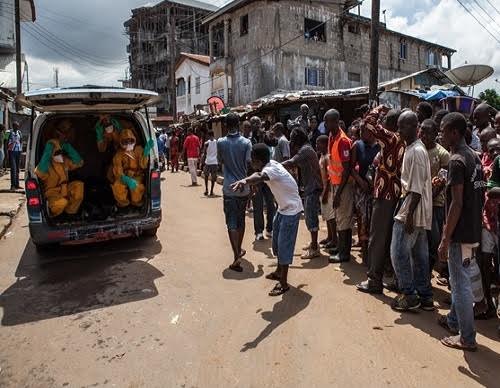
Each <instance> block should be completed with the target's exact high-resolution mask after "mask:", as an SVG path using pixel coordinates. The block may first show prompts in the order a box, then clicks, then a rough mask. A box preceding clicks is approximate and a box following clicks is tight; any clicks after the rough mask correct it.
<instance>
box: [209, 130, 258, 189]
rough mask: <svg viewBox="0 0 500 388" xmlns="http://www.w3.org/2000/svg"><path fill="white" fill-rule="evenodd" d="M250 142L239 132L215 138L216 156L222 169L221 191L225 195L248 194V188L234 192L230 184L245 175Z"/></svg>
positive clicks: (250, 148)
mask: <svg viewBox="0 0 500 388" xmlns="http://www.w3.org/2000/svg"><path fill="white" fill-rule="evenodd" d="M251 153H252V143H251V142H250V140H248V139H247V138H245V137H243V136H241V135H240V134H239V133H235V134H231V133H229V134H228V135H227V136H225V137H222V138H220V139H219V140H217V157H218V159H219V161H220V162H221V163H222V166H223V171H224V186H223V187H222V193H223V194H224V195H225V196H237V197H242V196H246V195H249V193H250V190H249V189H248V187H245V190H243V191H242V192H240V191H238V192H234V191H233V190H232V189H231V187H230V186H231V185H232V184H233V183H234V182H237V181H239V180H241V179H243V178H246V176H247V166H248V163H250V161H251Z"/></svg>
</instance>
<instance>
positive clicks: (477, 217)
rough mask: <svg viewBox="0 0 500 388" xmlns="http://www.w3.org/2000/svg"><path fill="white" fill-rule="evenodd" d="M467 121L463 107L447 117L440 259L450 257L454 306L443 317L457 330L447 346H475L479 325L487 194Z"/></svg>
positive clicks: (445, 342)
mask: <svg viewBox="0 0 500 388" xmlns="http://www.w3.org/2000/svg"><path fill="white" fill-rule="evenodd" d="M466 130H467V122H466V120H465V118H464V116H463V115H462V114H460V113H456V112H455V113H449V114H448V115H446V116H445V117H444V118H443V121H442V122H441V131H442V134H443V140H444V143H445V144H447V145H448V146H449V147H450V149H451V155H450V162H449V165H448V182H447V187H446V209H447V215H446V221H445V227H444V231H443V236H442V238H441V243H440V245H439V248H438V256H439V259H440V260H441V261H443V262H446V261H447V262H448V270H449V272H450V286H451V300H452V303H451V309H450V312H449V313H448V315H447V316H441V317H440V318H439V319H438V323H439V324H440V325H441V326H443V327H444V328H446V329H447V330H448V331H449V332H450V333H451V334H453V335H452V336H450V337H445V338H443V339H442V340H441V343H442V344H443V345H445V346H448V347H451V348H455V349H461V350H470V351H474V350H476V349H477V344H476V330H475V327H474V302H473V292H472V284H471V276H470V272H471V268H473V267H472V266H471V263H473V261H474V260H475V258H474V256H475V255H474V250H475V249H476V247H478V246H479V242H480V241H481V229H482V209H483V200H484V186H485V183H484V181H483V171H482V168H481V161H480V160H479V157H478V156H477V155H476V153H475V152H474V151H473V150H472V149H471V148H469V147H468V146H467V144H466V142H465V138H464V136H465V133H466Z"/></svg>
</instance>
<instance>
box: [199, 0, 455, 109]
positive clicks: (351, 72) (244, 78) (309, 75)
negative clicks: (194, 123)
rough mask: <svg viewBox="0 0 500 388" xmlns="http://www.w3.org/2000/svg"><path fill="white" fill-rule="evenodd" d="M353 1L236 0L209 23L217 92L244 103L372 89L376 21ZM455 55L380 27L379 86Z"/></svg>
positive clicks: (235, 102) (207, 20)
mask: <svg viewBox="0 0 500 388" xmlns="http://www.w3.org/2000/svg"><path fill="white" fill-rule="evenodd" d="M356 5H357V1H353V0H323V1H316V0H311V1H307V2H305V1H294V0H280V1H277V0H235V1H232V2H231V3H229V4H227V5H226V6H224V7H222V8H221V9H219V10H218V11H217V12H214V13H213V14H211V15H209V16H208V17H206V18H205V19H204V24H206V25H208V28H209V47H210V52H209V55H210V57H211V58H212V61H211V64H210V76H211V77H212V80H213V82H212V94H218V95H220V96H221V97H223V98H224V100H225V101H226V103H228V104H230V105H242V104H246V103H248V102H250V101H253V100H255V99H257V98H258V97H260V96H263V95H266V94H269V93H270V92H272V91H274V90H280V89H281V90H301V89H312V90H315V89H341V88H351V87H357V86H362V85H367V84H368V83H369V73H370V72H369V70H370V66H369V63H370V19H367V18H364V17H361V16H358V15H355V14H352V13H350V11H349V10H350V9H352V8H353V7H354V6H356ZM454 52H455V51H454V50H453V49H450V48H447V47H443V46H440V45H437V44H433V43H430V42H426V41H423V40H421V39H418V38H415V37H412V36H408V35H405V34H402V33H399V32H395V31H391V30H389V29H387V28H386V26H385V25H384V24H383V23H381V30H380V69H379V81H380V82H383V81H386V80H390V79H393V78H397V77H402V76H405V75H408V74H411V73H413V72H416V71H419V70H423V69H426V68H430V67H437V68H442V67H444V68H450V67H451V56H452V54H453V53H454Z"/></svg>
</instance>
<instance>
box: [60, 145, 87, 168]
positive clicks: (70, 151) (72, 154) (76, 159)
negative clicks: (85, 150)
mask: <svg viewBox="0 0 500 388" xmlns="http://www.w3.org/2000/svg"><path fill="white" fill-rule="evenodd" d="M61 148H62V150H63V151H64V152H66V155H68V157H69V158H70V159H71V161H72V162H73V163H74V164H79V163H81V161H82V157H81V156H80V154H79V153H78V152H76V150H75V149H74V148H73V146H72V145H71V144H69V143H64V144H63V145H62V146H61Z"/></svg>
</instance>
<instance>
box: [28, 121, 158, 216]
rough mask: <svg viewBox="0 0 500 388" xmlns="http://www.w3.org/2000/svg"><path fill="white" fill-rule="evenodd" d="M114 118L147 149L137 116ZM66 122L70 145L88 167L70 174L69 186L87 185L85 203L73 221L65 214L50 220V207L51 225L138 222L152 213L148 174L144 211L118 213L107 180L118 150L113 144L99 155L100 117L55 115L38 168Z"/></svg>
mask: <svg viewBox="0 0 500 388" xmlns="http://www.w3.org/2000/svg"><path fill="white" fill-rule="evenodd" d="M100 114H103V113H100ZM110 117H112V118H114V119H116V120H117V121H118V122H119V123H120V124H121V126H122V128H129V129H132V131H133V132H134V134H135V137H136V144H137V145H140V146H143V147H144V144H145V136H144V131H143V130H142V127H141V126H140V125H139V123H138V122H137V121H136V119H135V118H134V116H133V115H131V114H124V113H122V114H116V113H112V114H111V113H110ZM63 120H69V121H70V122H71V124H72V131H71V135H70V139H69V143H70V144H71V145H72V146H73V147H74V148H75V149H76V150H77V151H78V153H79V154H80V156H81V157H82V158H83V160H84V165H83V166H82V167H81V168H79V169H76V170H74V171H70V172H69V180H68V182H71V181H73V180H80V181H82V182H84V185H85V189H84V199H83V202H82V205H81V207H80V210H79V213H78V214H77V215H75V216H71V217H70V216H68V215H66V214H65V213H63V214H62V215H61V216H58V217H50V216H49V214H48V210H47V207H45V208H44V212H45V216H46V219H47V220H48V222H49V224H52V225H60V224H65V223H71V224H89V223H96V222H99V221H102V222H109V221H111V220H116V219H117V218H123V219H127V218H136V217H140V216H143V215H145V214H146V212H147V210H148V207H147V197H148V193H149V190H148V189H147V188H148V187H149V174H148V173H147V172H145V174H144V185H145V186H146V192H145V194H144V205H143V206H142V207H141V208H137V207H133V206H129V207H128V208H126V209H118V208H117V206H116V201H115V198H114V196H113V192H112V190H111V182H110V181H109V180H108V178H107V172H108V169H109V167H110V165H111V162H112V159H113V156H114V154H115V151H116V150H115V148H114V146H113V144H110V145H109V146H108V149H107V150H106V151H105V152H99V150H98V149H97V140H96V131H95V127H96V124H97V122H98V120H99V115H98V114H90V113H82V114H71V115H66V114H52V115H49V116H47V119H46V120H45V122H44V123H43V125H42V127H41V128H40V132H39V135H38V137H37V144H36V159H35V160H36V165H38V162H39V161H40V158H41V157H42V154H43V150H44V147H45V144H46V143H47V141H48V140H50V139H52V138H54V137H55V130H56V128H57V127H58V125H59V123H60V122H61V121H63ZM40 185H42V182H40ZM43 191H44V190H43V187H42V186H41V195H42V197H43V195H44V194H43ZM44 203H45V201H44Z"/></svg>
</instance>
